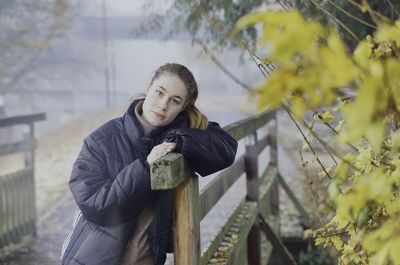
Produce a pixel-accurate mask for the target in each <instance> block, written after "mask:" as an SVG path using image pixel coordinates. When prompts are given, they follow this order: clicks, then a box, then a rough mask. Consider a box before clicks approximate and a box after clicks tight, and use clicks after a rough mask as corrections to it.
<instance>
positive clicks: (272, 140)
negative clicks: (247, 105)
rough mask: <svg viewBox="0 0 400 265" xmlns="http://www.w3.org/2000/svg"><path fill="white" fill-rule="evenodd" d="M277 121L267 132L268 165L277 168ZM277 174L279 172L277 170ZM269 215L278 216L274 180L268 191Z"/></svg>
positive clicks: (277, 193) (276, 191) (277, 191)
mask: <svg viewBox="0 0 400 265" xmlns="http://www.w3.org/2000/svg"><path fill="white" fill-rule="evenodd" d="M277 122H278V121H277V119H276V117H275V124H274V125H273V126H272V127H271V128H270V131H269V146H270V162H269V163H270V165H271V166H275V167H276V168H278V145H277ZM278 172H279V170H278ZM270 203H271V204H270V205H271V214H273V215H275V216H279V181H278V179H277V178H276V179H275V180H274V182H273V184H272V186H271V191H270Z"/></svg>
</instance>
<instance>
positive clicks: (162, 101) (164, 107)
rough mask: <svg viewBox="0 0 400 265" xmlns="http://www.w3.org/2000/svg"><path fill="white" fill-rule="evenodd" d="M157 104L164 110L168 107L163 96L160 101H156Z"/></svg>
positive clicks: (166, 100) (166, 99)
mask: <svg viewBox="0 0 400 265" xmlns="http://www.w3.org/2000/svg"><path fill="white" fill-rule="evenodd" d="M158 105H159V107H160V108H161V109H162V110H166V109H167V107H168V98H166V97H164V98H162V99H160V101H159V102H158Z"/></svg>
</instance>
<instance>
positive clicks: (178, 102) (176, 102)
mask: <svg viewBox="0 0 400 265" xmlns="http://www.w3.org/2000/svg"><path fill="white" fill-rule="evenodd" d="M173 102H174V103H175V104H176V105H179V104H181V102H180V101H179V100H176V99H174V100H173Z"/></svg>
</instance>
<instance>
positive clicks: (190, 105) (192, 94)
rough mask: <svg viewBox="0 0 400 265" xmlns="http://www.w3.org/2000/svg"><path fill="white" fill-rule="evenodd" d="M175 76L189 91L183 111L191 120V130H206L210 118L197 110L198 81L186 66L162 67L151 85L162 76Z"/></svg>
mask: <svg viewBox="0 0 400 265" xmlns="http://www.w3.org/2000/svg"><path fill="white" fill-rule="evenodd" d="M165 73H168V74H173V75H176V76H177V77H179V79H180V80H182V82H183V83H184V84H185V87H186V90H187V97H186V101H185V105H184V109H183V111H185V112H186V113H187V115H188V117H189V120H190V128H197V129H203V130H204V129H206V128H207V126H208V118H207V117H206V116H205V115H204V114H203V113H201V112H200V110H199V109H198V108H196V106H195V103H196V100H197V96H198V94H199V91H198V87H197V83H196V80H195V79H194V76H193V74H192V73H191V72H190V71H189V69H187V68H186V67H185V66H183V65H181V64H177V63H167V64H164V65H162V66H160V67H159V68H158V69H157V70H156V71H155V73H154V75H153V78H152V79H151V82H150V85H152V84H153V82H154V80H156V79H157V78H159V77H160V76H161V75H162V74H165Z"/></svg>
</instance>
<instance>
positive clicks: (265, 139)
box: [256, 134, 270, 154]
mask: <svg viewBox="0 0 400 265" xmlns="http://www.w3.org/2000/svg"><path fill="white" fill-rule="evenodd" d="M269 140H270V137H269V135H268V134H267V135H265V136H264V137H263V138H262V139H261V140H259V141H258V142H257V144H256V146H257V150H258V154H260V153H261V152H262V151H264V149H265V147H267V145H268V144H269Z"/></svg>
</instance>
